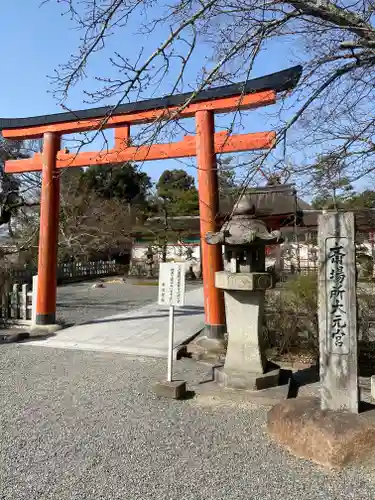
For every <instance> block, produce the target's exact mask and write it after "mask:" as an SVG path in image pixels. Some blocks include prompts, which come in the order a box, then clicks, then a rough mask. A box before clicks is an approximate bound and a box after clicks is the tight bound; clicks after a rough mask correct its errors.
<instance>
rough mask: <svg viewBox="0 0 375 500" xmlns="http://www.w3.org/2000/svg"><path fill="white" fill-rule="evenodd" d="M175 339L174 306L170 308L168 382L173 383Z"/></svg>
mask: <svg viewBox="0 0 375 500" xmlns="http://www.w3.org/2000/svg"><path fill="white" fill-rule="evenodd" d="M173 337H174V306H170V307H169V337H168V382H172V372H173Z"/></svg>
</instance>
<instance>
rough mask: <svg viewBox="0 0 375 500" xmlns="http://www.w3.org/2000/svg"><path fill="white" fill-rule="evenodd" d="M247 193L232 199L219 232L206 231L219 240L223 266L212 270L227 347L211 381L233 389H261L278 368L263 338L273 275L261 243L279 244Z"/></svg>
mask: <svg viewBox="0 0 375 500" xmlns="http://www.w3.org/2000/svg"><path fill="white" fill-rule="evenodd" d="M255 217H256V213H255V208H254V206H253V205H252V204H251V202H250V200H249V198H247V197H243V198H242V199H241V200H240V201H239V202H238V204H237V207H236V209H235V211H234V213H233V216H232V218H231V220H230V221H229V222H228V223H226V224H225V225H224V226H223V228H222V229H221V231H219V232H218V233H208V234H207V235H206V241H207V243H208V244H211V245H219V244H221V245H224V271H220V272H217V273H216V275H215V283H216V287H218V288H221V289H222V290H224V300H225V311H226V320H227V332H228V348H227V355H226V359H225V364H224V367H222V368H220V369H218V370H216V375H215V378H216V381H217V382H219V383H221V384H223V385H225V386H227V387H232V388H237V389H249V390H257V389H265V388H267V387H271V386H275V385H278V384H279V377H280V370H279V369H276V370H275V369H270V366H269V364H268V362H267V359H266V356H265V346H264V341H263V311H264V302H265V291H266V290H267V289H269V288H273V287H274V286H275V284H274V275H273V274H271V273H268V272H265V246H266V245H274V244H276V243H282V239H281V236H280V232H279V231H272V232H269V231H268V230H267V227H266V225H265V224H264V222H262V221H260V220H257V219H256V218H255Z"/></svg>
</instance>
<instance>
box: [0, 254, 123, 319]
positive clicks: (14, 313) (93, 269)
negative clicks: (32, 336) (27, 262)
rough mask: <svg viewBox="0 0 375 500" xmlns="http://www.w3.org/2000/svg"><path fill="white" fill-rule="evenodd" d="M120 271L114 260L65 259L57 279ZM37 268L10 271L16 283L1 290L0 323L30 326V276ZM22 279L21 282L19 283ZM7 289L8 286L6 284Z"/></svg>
mask: <svg viewBox="0 0 375 500" xmlns="http://www.w3.org/2000/svg"><path fill="white" fill-rule="evenodd" d="M121 271H123V269H122V267H121V266H120V265H118V264H117V263H116V262H115V261H97V262H85V263H83V262H82V263H81V262H67V263H64V264H61V265H60V266H59V268H58V271H57V282H58V283H64V282H65V283H66V282H68V283H69V282H70V283H72V282H75V281H76V282H77V281H83V280H88V279H91V278H100V277H104V276H114V275H116V274H118V273H120V272H121ZM36 274H37V270H36V269H30V268H29V269H16V270H14V269H13V270H11V271H9V278H10V279H9V281H10V283H15V282H16V283H15V284H14V285H13V287H12V289H11V291H3V292H2V294H1V293H0V297H1V299H0V300H1V307H0V323H2V324H3V325H15V326H21V327H22V326H30V325H31V322H32V309H33V290H32V283H33V276H35V275H36ZM21 283H23V284H22V285H21ZM8 290H9V288H8Z"/></svg>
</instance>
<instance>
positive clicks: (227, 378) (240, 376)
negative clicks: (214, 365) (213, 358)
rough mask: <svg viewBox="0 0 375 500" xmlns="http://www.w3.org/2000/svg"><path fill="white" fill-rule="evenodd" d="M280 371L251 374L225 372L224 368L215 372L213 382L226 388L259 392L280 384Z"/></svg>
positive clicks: (245, 372) (234, 371) (247, 372)
mask: <svg viewBox="0 0 375 500" xmlns="http://www.w3.org/2000/svg"><path fill="white" fill-rule="evenodd" d="M280 373H281V370H280V369H275V370H271V371H268V372H266V373H252V372H249V371H240V370H226V369H225V366H224V367H220V368H218V369H216V370H215V381H216V382H217V383H218V384H220V385H222V386H224V387H228V388H232V389H243V390H248V391H259V390H262V389H269V388H270V387H276V386H278V385H279V383H280Z"/></svg>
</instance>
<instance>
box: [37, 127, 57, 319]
mask: <svg viewBox="0 0 375 500" xmlns="http://www.w3.org/2000/svg"><path fill="white" fill-rule="evenodd" d="M59 149H60V135H59V134H57V133H56V132H46V133H45V134H44V136H43V167H42V168H43V169H42V192H41V200H40V229H39V255H38V292H37V304H36V326H37V327H38V326H46V325H49V326H51V327H52V328H53V325H56V288H57V249H58V235H59V211H60V173H59V172H58V171H57V169H56V162H57V153H58V151H59Z"/></svg>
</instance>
